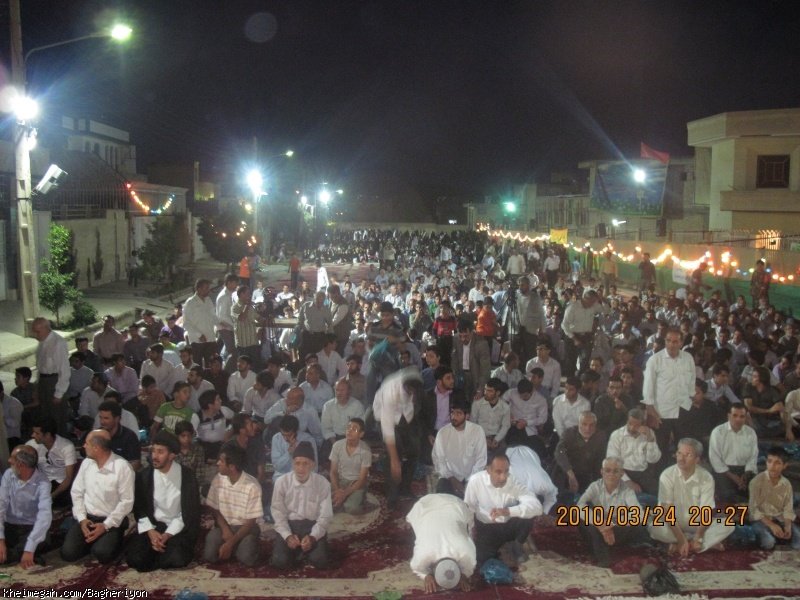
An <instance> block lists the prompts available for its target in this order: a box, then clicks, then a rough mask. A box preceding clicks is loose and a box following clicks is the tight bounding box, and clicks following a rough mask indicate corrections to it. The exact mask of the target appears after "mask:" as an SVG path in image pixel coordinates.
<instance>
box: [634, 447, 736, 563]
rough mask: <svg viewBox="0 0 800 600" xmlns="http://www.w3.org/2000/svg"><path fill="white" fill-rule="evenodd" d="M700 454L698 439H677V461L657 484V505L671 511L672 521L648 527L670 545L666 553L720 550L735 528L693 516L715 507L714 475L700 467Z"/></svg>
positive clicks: (656, 537)
mask: <svg viewBox="0 0 800 600" xmlns="http://www.w3.org/2000/svg"><path fill="white" fill-rule="evenodd" d="M702 456H703V445H702V444H701V443H700V442H698V441H697V440H693V439H692V438H683V439H681V440H679V441H678V451H677V452H676V453H675V458H676V460H677V464H674V465H672V466H671V467H668V468H666V469H665V470H664V471H663V472H662V473H661V478H660V479H659V483H658V504H659V505H660V506H662V507H664V509H665V510H666V511H667V513H666V514H670V513H673V512H674V516H675V524H674V525H672V524H671V523H668V522H666V521H665V522H664V523H660V524H652V525H650V526H649V529H650V535H651V536H652V537H653V539H654V540H657V541H659V542H664V543H666V544H669V553H670V554H677V555H679V556H680V557H682V558H685V557H687V556H688V555H689V554H690V553H700V552H705V551H706V550H709V549H710V548H714V549H717V550H722V548H723V547H722V542H723V540H725V538H727V537H728V536H729V535H730V534H732V533H733V529H734V527H733V525H723V524H721V523H719V522H717V521H716V519H710V520H706V519H702V520H701V519H700V518H698V517H697V516H696V515H698V514H701V515H702V514H704V513H703V512H702V511H704V510H711V511H713V509H714V478H713V477H712V476H711V474H710V473H709V472H708V471H706V470H705V469H704V468H703V467H701V466H700V459H701V458H702ZM706 507H708V508H706ZM709 523H710V527H709Z"/></svg>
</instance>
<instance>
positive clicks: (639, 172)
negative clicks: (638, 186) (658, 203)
mask: <svg viewBox="0 0 800 600" xmlns="http://www.w3.org/2000/svg"><path fill="white" fill-rule="evenodd" d="M633 180H634V181H635V182H636V183H644V182H645V181H647V173H645V170H644V169H634V170H633Z"/></svg>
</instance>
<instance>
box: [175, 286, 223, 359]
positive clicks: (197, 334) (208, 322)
mask: <svg viewBox="0 0 800 600" xmlns="http://www.w3.org/2000/svg"><path fill="white" fill-rule="evenodd" d="M194 290H195V293H194V295H193V296H192V297H191V298H189V299H188V300H187V301H186V304H184V305H183V329H184V331H185V339H186V343H187V344H191V345H192V351H193V352H194V356H195V358H197V362H198V364H200V365H201V366H204V367H206V368H208V366H209V365H210V364H211V357H212V356H214V354H216V353H217V338H216V335H215V332H214V328H215V327H216V325H217V314H216V311H215V310H214V301H213V300H212V299H211V298H209V297H208V293H209V291H211V282H210V281H209V280H208V279H198V280H197V282H196V283H195V285H194Z"/></svg>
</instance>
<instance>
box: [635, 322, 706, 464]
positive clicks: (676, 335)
mask: <svg viewBox="0 0 800 600" xmlns="http://www.w3.org/2000/svg"><path fill="white" fill-rule="evenodd" d="M664 340H665V348H664V349H663V350H661V351H659V352H656V353H655V354H654V355H653V357H652V358H651V359H650V360H649V361H647V369H645V371H644V389H643V390H642V394H643V400H642V404H644V405H645V406H646V407H647V420H648V423H649V424H650V425H651V426H652V427H653V429H655V432H656V441H657V442H658V447H659V449H660V450H661V455H662V457H666V454H667V452H668V451H669V441H670V437H671V436H673V435H674V436H675V438H677V436H678V433H677V427H678V417H679V416H680V414H681V410H684V411H686V410H689V408H691V405H692V396H693V395H694V384H695V379H696V373H695V368H694V359H693V358H692V357H691V355H689V354H688V353H686V352H684V351H683V350H681V344H682V335H681V332H680V330H678V329H675V328H670V329H668V330H667V333H666V337H665V338H664Z"/></svg>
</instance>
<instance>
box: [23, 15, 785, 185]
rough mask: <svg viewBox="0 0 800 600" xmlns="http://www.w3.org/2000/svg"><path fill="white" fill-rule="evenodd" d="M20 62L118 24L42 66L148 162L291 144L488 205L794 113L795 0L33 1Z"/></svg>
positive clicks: (51, 101)
mask: <svg viewBox="0 0 800 600" xmlns="http://www.w3.org/2000/svg"><path fill="white" fill-rule="evenodd" d="M22 4H23V39H24V42H25V45H26V47H27V48H31V47H33V46H36V45H40V44H46V43H51V42H55V41H58V40H62V39H65V38H69V37H73V36H78V35H83V34H86V33H89V32H91V31H93V30H94V29H95V28H96V27H99V26H100V25H101V24H103V23H104V22H107V21H109V20H110V19H111V18H112V17H113V15H114V14H120V15H121V16H123V17H125V18H126V19H127V20H128V21H129V22H130V23H131V25H132V26H133V27H134V28H135V30H136V31H135V34H134V35H135V38H134V40H133V41H132V42H131V43H129V44H128V46H127V47H125V48H124V49H122V48H118V47H115V46H113V44H112V43H110V42H107V41H103V40H90V41H87V42H81V43H78V44H74V45H72V46H69V47H67V48H63V49H54V50H47V51H43V52H42V53H39V54H34V56H33V57H32V58H31V59H30V63H29V67H28V68H29V80H30V81H31V83H32V87H33V89H34V90H35V91H36V92H38V93H40V94H41V93H46V100H45V108H46V110H47V111H48V112H49V113H50V114H55V113H59V112H60V113H69V114H78V115H91V116H93V117H95V118H98V119H102V120H105V121H106V122H109V123H111V124H114V125H116V126H118V127H121V128H123V129H127V130H129V131H131V133H132V137H133V141H134V143H136V144H137V146H138V150H139V170H140V171H146V167H147V165H148V164H149V163H151V162H153V161H190V160H195V159H199V160H201V161H202V164H203V165H204V166H205V167H209V166H211V165H222V164H226V163H231V164H235V163H236V161H240V160H244V159H245V158H246V157H247V152H249V151H250V148H251V147H252V137H253V136H257V137H258V139H259V145H260V146H261V148H262V154H264V155H268V154H277V153H279V152H281V151H282V150H284V149H286V148H288V147H291V148H293V149H294V150H295V151H296V152H297V159H298V160H302V161H303V164H304V165H305V168H306V169H307V170H308V172H309V173H311V175H310V177H320V178H325V179H327V180H329V181H331V182H335V183H336V184H337V185H342V186H343V187H344V186H348V187H350V188H354V187H357V186H358V183H359V182H360V181H364V180H367V179H370V178H374V177H376V176H377V177H378V178H386V179H393V180H396V181H403V182H408V183H409V184H411V185H424V186H442V187H443V188H450V189H453V190H461V191H464V192H467V193H475V194H484V193H490V192H493V191H499V190H502V189H504V188H507V187H508V186H509V185H510V184H514V183H521V182H523V181H533V180H538V181H546V180H547V179H548V177H549V173H550V172H551V171H552V170H558V169H563V168H568V169H575V167H576V164H577V162H578V161H580V160H585V159H591V158H612V157H614V156H615V155H616V153H618V152H621V153H622V154H624V155H626V156H635V155H636V153H637V152H638V145H639V141H640V140H643V141H646V142H647V143H648V144H650V145H651V146H653V147H654V148H657V149H660V150H666V151H669V152H672V153H674V154H687V153H688V151H689V149H688V147H687V146H686V122H687V121H689V120H692V119H697V118H701V117H705V116H709V115H712V114H715V113H718V112H723V111H732V110H748V109H767V108H781V107H787V106H800V99H799V97H800V76H798V73H800V3H799V2H795V1H793V0H786V1H769V0H753V1H751V2H733V1H725V2H714V1H702V2H700V1H691V2H677V1H667V2H664V1H659V2H655V1H636V2H634V1H614V0H607V1H603V2H598V1H597V0H592V1H569V0H562V1H559V2H547V1H539V0H536V1H534V0H529V1H526V2H503V1H500V0H494V1H490V2H467V1H459V2H450V1H437V0H423V1H412V0H398V1H396V2H376V1H363V2H352V1H344V0H324V1H322V0H320V1H311V0H291V1H264V0H262V1H256V0H252V1H246V0H214V1H207V0H156V1H151V0H138V1H135V2H134V1H129V2H110V1H105V2H100V1H88V0H87V1H80V0H70V1H69V2H64V1H63V0H59V1H52V0H25V1H24V2H23V3H22Z"/></svg>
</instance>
